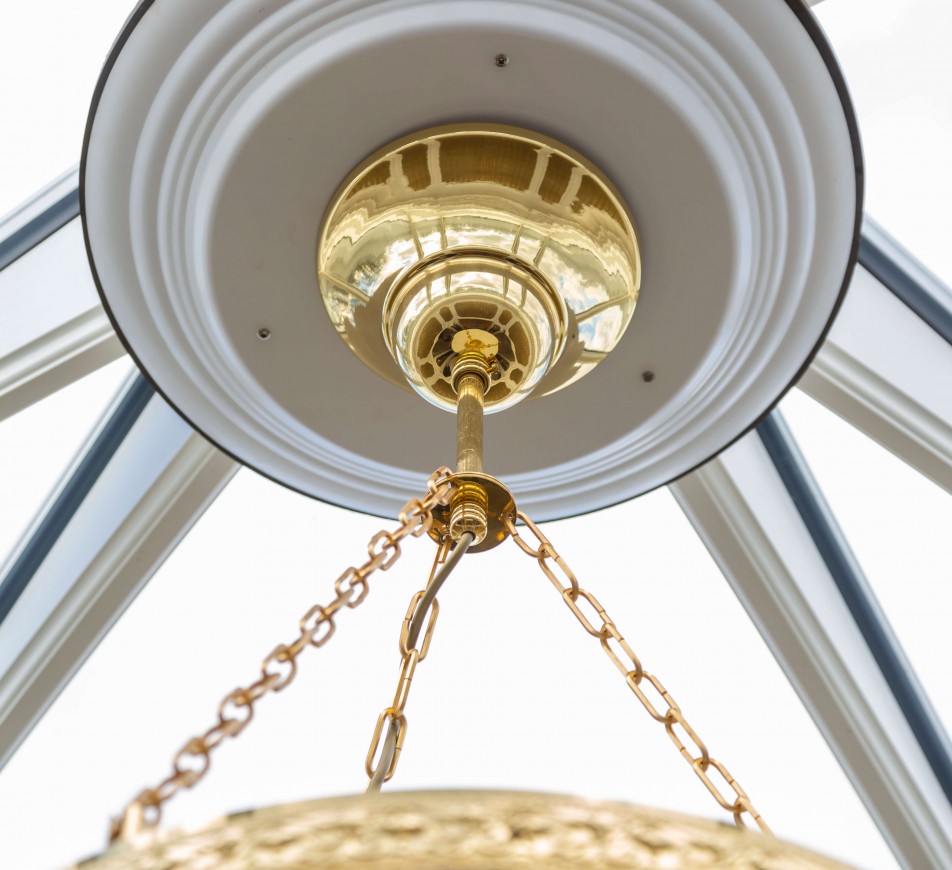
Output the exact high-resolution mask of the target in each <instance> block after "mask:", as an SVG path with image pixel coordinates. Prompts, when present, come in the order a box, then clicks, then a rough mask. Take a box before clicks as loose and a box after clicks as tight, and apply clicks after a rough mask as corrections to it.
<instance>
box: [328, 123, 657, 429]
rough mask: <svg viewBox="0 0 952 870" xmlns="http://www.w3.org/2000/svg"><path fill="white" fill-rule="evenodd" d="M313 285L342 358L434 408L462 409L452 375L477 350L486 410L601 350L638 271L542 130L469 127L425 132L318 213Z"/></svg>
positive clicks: (601, 191) (578, 174) (609, 345)
mask: <svg viewBox="0 0 952 870" xmlns="http://www.w3.org/2000/svg"><path fill="white" fill-rule="evenodd" d="M318 277H319V281H320V287H321V293H322V295H323V298H324V304H325V305H326V306H327V312H328V314H329V315H330V318H331V321H332V322H333V324H334V328H335V329H336V330H337V332H338V333H339V334H340V336H341V338H343V339H344V341H345V342H346V343H347V344H348V346H349V347H350V348H351V350H353V351H354V353H356V354H357V356H358V357H360V358H361V359H362V360H363V361H364V362H365V363H367V365H369V366H370V367H371V368H372V369H374V371H376V372H377V373H378V374H380V375H383V376H384V377H385V378H387V379H389V380H391V381H393V382H394V383H397V384H402V383H403V381H404V377H405V378H406V380H407V381H409V383H410V385H411V386H412V387H413V388H414V389H415V390H416V391H417V392H418V393H420V395H422V396H423V397H424V398H426V399H428V400H429V401H430V402H432V403H433V404H435V405H437V406H438V407H442V408H445V409H446V410H449V411H455V410H456V390H455V388H454V386H453V381H452V378H453V366H454V364H455V362H456V361H457V359H458V358H459V355H460V353H462V352H463V351H464V350H465V348H466V347H467V346H468V345H471V344H472V343H473V342H474V341H475V342H479V344H480V346H481V347H483V348H485V349H486V353H487V355H488V356H490V357H491V358H492V361H493V371H492V383H491V384H490V386H489V389H488V390H487V392H486V394H485V396H484V399H483V401H484V405H485V408H486V412H487V413H492V412H493V411H500V410H502V409H504V408H508V407H511V406H512V405H514V404H515V403H516V402H518V401H520V400H521V399H523V398H525V397H526V396H528V395H530V394H532V395H539V396H541V395H546V394H547V393H552V392H554V391H556V390H558V389H561V388H562V387H564V386H566V385H567V384H569V383H571V382H573V381H576V380H578V379H579V378H581V377H583V376H584V375H586V374H587V373H588V372H590V371H591V370H592V369H594V368H595V366H596V365H598V363H599V362H601V360H603V359H604V358H605V357H606V356H607V355H608V353H609V352H610V351H611V350H612V349H613V348H614V347H615V346H616V345H617V344H618V342H619V341H620V340H621V337H622V335H623V334H624V332H625V329H626V327H627V326H628V323H629V321H630V320H631V316H632V312H633V310H634V307H635V302H636V301H637V298H638V289H639V286H640V282H641V263H640V255H639V250H638V242H637V238H636V235H635V228H634V222H633V220H632V218H631V216H630V214H629V211H628V209H627V207H626V205H625V203H624V202H623V201H622V199H621V196H620V195H619V194H618V192H617V191H616V190H615V188H614V186H613V185H612V184H611V182H610V181H609V180H608V179H607V178H606V177H605V176H604V175H603V174H602V173H601V172H600V171H599V170H598V169H597V168H596V167H595V166H593V165H592V164H591V163H590V162H589V161H587V160H585V158H583V157H582V156H581V155H579V154H577V153H575V152H574V151H573V150H572V149H570V148H568V146H566V145H563V144H561V143H558V142H555V141H554V140H552V139H549V138H548V137H545V136H542V135H540V134H538V133H533V132H530V131H528V130H522V129H519V128H516V127H506V126H501V125H494V124H480V123H477V124H467V125H454V126H450V127H438V128H434V129H429V130H422V131H420V132H419V133H416V134H414V135H411V136H407V137H404V138H402V139H400V140H398V141H396V142H393V143H391V144H390V145H387V146H385V147H384V148H383V149H381V150H380V151H378V152H377V153H375V154H374V155H373V156H371V157H370V158H368V159H367V160H365V161H364V162H363V163H361V165H360V166H359V167H358V168H357V169H356V170H354V171H353V172H352V173H351V175H350V177H349V178H348V179H347V181H346V182H345V183H344V184H343V185H342V186H341V189H340V190H339V192H338V194H337V196H336V197H335V198H334V199H333V201H332V202H331V205H330V207H329V208H328V211H327V216H326V218H325V221H324V225H323V227H322V229H321V233H320V237H319V240H318ZM381 327H382V329H381ZM388 357H389V358H388ZM394 363H396V365H397V366H399V368H397V367H396V366H395V365H394Z"/></svg>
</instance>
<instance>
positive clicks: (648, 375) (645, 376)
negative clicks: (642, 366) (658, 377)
mask: <svg viewBox="0 0 952 870" xmlns="http://www.w3.org/2000/svg"><path fill="white" fill-rule="evenodd" d="M641 379H642V380H643V381H644V382H645V383H646V384H650V383H651V382H652V381H653V380H654V372H642V373H641Z"/></svg>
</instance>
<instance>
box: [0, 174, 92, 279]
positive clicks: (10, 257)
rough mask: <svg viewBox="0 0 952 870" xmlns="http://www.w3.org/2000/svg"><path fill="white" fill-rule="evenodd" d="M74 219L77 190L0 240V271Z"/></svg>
mask: <svg viewBox="0 0 952 870" xmlns="http://www.w3.org/2000/svg"><path fill="white" fill-rule="evenodd" d="M76 217H79V188H76V189H75V190H71V191H70V192H69V193H67V194H66V195H65V196H64V197H63V198H62V199H60V200H57V201H56V202H54V203H53V205H51V206H50V207H49V208H48V209H46V211H44V212H43V213H42V214H39V215H37V216H36V217H35V218H33V220H31V221H30V222H29V223H28V224H26V225H24V226H22V227H20V229H18V230H17V231H16V232H15V233H12V234H11V235H9V236H7V238H5V239H0V271H2V270H3V269H6V268H7V266H9V265H10V264H11V263H12V262H14V261H15V260H18V259H19V258H20V257H22V256H23V255H24V254H25V253H26V252H27V251H29V250H30V249H32V248H35V247H36V246H37V245H38V244H39V243H40V242H42V241H43V240H44V239H47V238H49V237H50V236H51V235H53V233H55V232H56V231H57V230H59V229H62V228H63V227H64V226H66V224H68V223H69V222H70V221H71V220H72V219H73V218H76Z"/></svg>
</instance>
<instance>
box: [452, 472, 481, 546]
mask: <svg viewBox="0 0 952 870" xmlns="http://www.w3.org/2000/svg"><path fill="white" fill-rule="evenodd" d="M488 531H489V496H488V495H487V493H486V490H485V489H483V487H481V486H480V485H479V484H477V483H468V482H467V483H461V484H459V487H458V488H457V490H456V493H455V494H454V495H453V500H452V501H451V502H450V522H449V533H450V537H451V538H452V539H453V540H454V541H458V540H459V539H460V538H461V537H462V536H463V534H464V533H465V532H470V533H471V534H472V535H473V545H476V544H481V543H482V542H483V541H484V540H486V534H487V533H488Z"/></svg>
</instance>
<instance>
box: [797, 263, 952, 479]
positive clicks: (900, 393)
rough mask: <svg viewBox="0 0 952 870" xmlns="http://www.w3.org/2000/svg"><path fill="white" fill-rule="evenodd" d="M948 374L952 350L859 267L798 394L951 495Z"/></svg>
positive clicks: (951, 407)
mask: <svg viewBox="0 0 952 870" xmlns="http://www.w3.org/2000/svg"><path fill="white" fill-rule="evenodd" d="M949 372H952V345H950V344H949V343H948V342H947V341H945V340H944V339H943V338H942V337H941V336H940V335H939V334H938V333H937V332H936V331H935V330H934V329H932V328H931V327H930V326H929V325H928V324H927V323H926V322H925V321H924V320H922V319H921V318H920V317H919V316H917V315H916V314H915V313H914V312H913V311H912V310H910V308H908V307H907V306H906V305H905V304H904V303H903V302H901V301H900V300H899V299H898V298H897V297H896V296H895V295H894V294H893V293H892V292H890V291H889V290H887V289H886V288H885V287H884V286H883V285H882V284H881V283H880V282H879V281H877V280H876V279H875V278H874V277H873V276H872V275H870V273H869V272H867V271H866V270H865V269H863V268H861V267H857V270H856V274H855V275H854V277H853V282H852V284H851V285H850V289H849V292H848V293H847V295H846V300H845V301H844V303H843V307H842V309H841V310H840V313H839V314H838V315H837V318H836V322H835V323H834V324H833V328H832V329H831V330H830V334H829V337H828V338H827V340H826V342H825V344H824V345H823V347H822V349H821V350H820V353H819V354H818V355H817V357H816V359H815V360H814V362H813V365H812V366H811V367H810V368H809V370H808V371H807V373H806V374H805V375H804V376H803V378H802V379H801V380H800V383H799V386H800V388H801V389H802V390H804V392H806V393H807V394H808V395H810V396H812V397H813V398H814V399H816V400H817V401H819V402H821V403H822V404H824V405H826V406H827V407H828V408H829V409H830V410H832V411H834V412H835V413H836V414H838V415H839V416H841V417H842V418H843V419H845V420H846V421H847V422H849V423H851V424H852V425H853V426H855V427H856V428H857V429H859V430H860V431H862V432H864V433H866V435H868V436H869V437H870V438H872V439H873V440H875V441H877V442H878V443H880V444H882V445H883V446H884V447H885V448H886V449H887V450H890V451H891V452H893V453H895V454H896V455H897V456H898V457H899V458H900V459H903V460H904V461H905V462H907V463H909V464H910V465H911V466H912V467H913V468H915V469H916V470H917V471H920V472H921V473H922V474H924V475H926V477H928V478H930V479H931V480H933V481H935V482H936V483H937V484H938V485H939V486H941V487H943V488H945V489H946V490H948V491H949V492H952V389H950V388H949V374H948V373H949Z"/></svg>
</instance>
